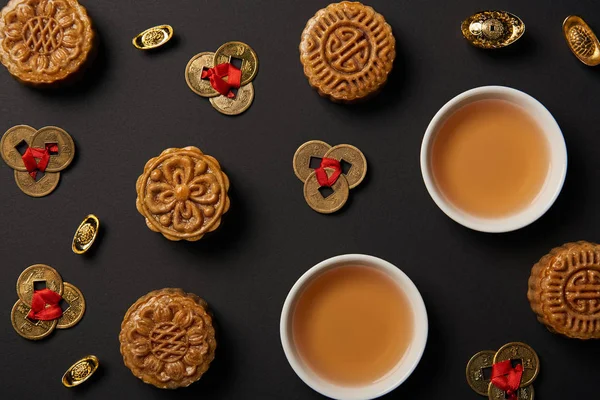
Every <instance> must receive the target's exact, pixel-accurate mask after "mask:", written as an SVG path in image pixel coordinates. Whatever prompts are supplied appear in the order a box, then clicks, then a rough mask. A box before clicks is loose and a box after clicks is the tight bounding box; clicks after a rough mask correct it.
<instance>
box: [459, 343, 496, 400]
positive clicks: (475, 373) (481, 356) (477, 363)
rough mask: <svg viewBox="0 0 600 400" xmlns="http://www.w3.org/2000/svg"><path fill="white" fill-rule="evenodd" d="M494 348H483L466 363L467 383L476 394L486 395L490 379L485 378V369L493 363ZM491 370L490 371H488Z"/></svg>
mask: <svg viewBox="0 0 600 400" xmlns="http://www.w3.org/2000/svg"><path fill="white" fill-rule="evenodd" d="M495 355H496V351H495V350H484V351H480V352H479V353H477V354H475V355H474V356H473V357H471V359H470V360H469V362H468V363H467V369H466V374H467V383H468V384H469V386H471V389H473V390H474V391H475V392H476V393H477V394H480V395H482V396H487V395H488V392H489V384H490V380H489V379H486V377H485V371H484V370H486V369H488V368H489V369H490V370H491V368H492V365H494V356H495ZM490 372H491V371H490Z"/></svg>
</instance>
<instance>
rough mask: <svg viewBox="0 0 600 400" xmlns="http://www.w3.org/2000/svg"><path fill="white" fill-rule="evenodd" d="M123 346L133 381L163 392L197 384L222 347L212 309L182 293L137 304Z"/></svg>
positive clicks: (159, 294) (165, 292)
mask: <svg viewBox="0 0 600 400" xmlns="http://www.w3.org/2000/svg"><path fill="white" fill-rule="evenodd" d="M119 341H120V343H121V354H122V355H123V361H124V362H125V365H126V366H127V368H129V369H130V370H131V372H132V373H133V375H135V376H136V377H138V378H140V379H141V380H143V381H144V382H145V383H149V384H151V385H154V386H156V387H158V388H161V389H177V388H180V387H186V386H189V385H190V384H192V383H194V382H196V381H197V380H198V379H200V377H201V376H202V375H203V374H204V373H205V372H206V371H207V370H208V367H209V366H210V363H211V362H212V360H213V359H214V358H215V349H216V347H217V342H216V339H215V329H214V327H213V320H212V316H211V315H210V313H209V311H208V304H207V303H206V301H204V300H202V299H201V298H200V297H198V296H196V295H195V294H191V293H185V292H184V291H183V290H181V289H161V290H155V291H153V292H150V293H148V294H146V295H145V296H142V297H141V298H140V299H139V300H138V301H136V302H135V303H134V304H133V305H132V306H131V307H130V308H129V310H127V313H126V314H125V318H123V323H122V324H121V333H120V334H119Z"/></svg>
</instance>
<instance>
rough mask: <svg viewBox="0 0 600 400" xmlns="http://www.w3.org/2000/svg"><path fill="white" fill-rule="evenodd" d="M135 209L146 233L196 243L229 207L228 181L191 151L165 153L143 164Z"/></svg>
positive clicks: (211, 160) (208, 159) (214, 164)
mask: <svg viewBox="0 0 600 400" xmlns="http://www.w3.org/2000/svg"><path fill="white" fill-rule="evenodd" d="M144 172H145V173H144V175H142V176H141V177H140V178H139V180H138V185H137V186H138V201H137V207H138V210H139V211H140V213H142V214H143V215H144V216H146V220H147V224H148V226H149V227H150V229H152V230H155V231H159V232H161V233H163V235H164V236H165V237H167V238H168V239H171V240H180V239H186V240H198V239H200V238H201V237H202V236H203V235H204V233H205V232H208V231H212V230H214V229H216V227H218V225H219V224H220V218H221V215H222V214H223V213H224V212H226V211H227V209H228V207H229V199H228V197H227V189H228V187H229V181H228V180H227V176H226V175H225V174H224V173H223V172H222V171H221V170H220V167H219V164H218V163H217V162H216V160H214V158H212V157H210V156H205V155H203V154H202V152H201V151H200V150H199V149H197V148H194V147H187V148H185V149H168V150H165V151H164V152H163V153H162V154H161V156H159V157H157V158H154V159H152V160H150V161H149V162H148V164H146V169H145V171H144Z"/></svg>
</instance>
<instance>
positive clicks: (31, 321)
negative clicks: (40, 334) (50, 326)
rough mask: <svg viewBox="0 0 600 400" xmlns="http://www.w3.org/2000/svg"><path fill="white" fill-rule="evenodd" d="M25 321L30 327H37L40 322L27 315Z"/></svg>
mask: <svg viewBox="0 0 600 400" xmlns="http://www.w3.org/2000/svg"><path fill="white" fill-rule="evenodd" d="M25 320H26V321H27V322H29V323H30V324H32V325H39V323H40V322H41V321H40V320H37V319H31V318H29V315H28V316H26V317H25Z"/></svg>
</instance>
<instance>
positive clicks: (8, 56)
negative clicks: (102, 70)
mask: <svg viewBox="0 0 600 400" xmlns="http://www.w3.org/2000/svg"><path fill="white" fill-rule="evenodd" d="M93 37H94V33H93V30H92V24H91V21H90V19H89V17H88V15H87V12H86V10H85V8H84V7H83V6H81V5H80V4H79V3H78V2H77V1H76V0H11V1H10V2H9V3H8V5H7V6H6V7H4V9H3V10H2V14H1V16H0V61H1V62H2V64H4V65H5V66H6V68H8V70H9V72H10V73H11V74H13V75H14V76H15V77H16V78H18V79H19V80H21V81H23V82H26V83H30V84H50V83H54V82H57V81H60V80H63V79H65V78H66V77H68V76H69V75H71V74H72V73H74V72H76V71H77V70H78V69H79V68H80V67H81V66H82V65H83V63H84V62H85V61H86V59H87V57H88V54H89V52H90V50H91V48H92V42H93Z"/></svg>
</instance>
